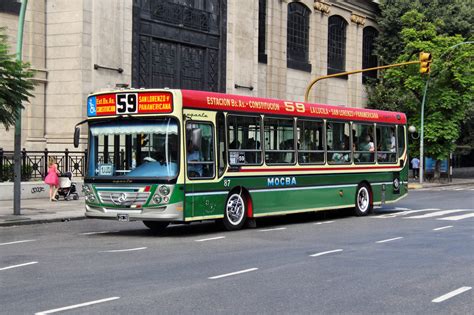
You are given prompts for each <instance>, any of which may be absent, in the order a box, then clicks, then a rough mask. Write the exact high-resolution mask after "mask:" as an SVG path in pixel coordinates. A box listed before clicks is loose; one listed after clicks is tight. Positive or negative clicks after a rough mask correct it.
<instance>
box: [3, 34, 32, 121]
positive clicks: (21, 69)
mask: <svg viewBox="0 0 474 315" xmlns="http://www.w3.org/2000/svg"><path fill="white" fill-rule="evenodd" d="M33 75H34V72H33V71H31V70H29V65H28V64H27V63H22V62H20V61H17V60H15V57H14V56H13V55H11V54H9V53H8V44H7V36H6V35H5V33H4V29H2V28H0V122H1V123H2V124H3V126H4V127H5V128H6V129H7V130H8V129H9V127H10V126H12V125H14V124H15V121H16V119H17V118H18V113H19V112H20V111H19V110H18V109H20V108H21V109H23V108H24V107H23V105H22V102H23V101H28V98H29V97H31V96H33V95H32V94H31V91H32V90H33V87H34V84H33V82H32V81H31V80H29V79H30V78H32V77H33Z"/></svg>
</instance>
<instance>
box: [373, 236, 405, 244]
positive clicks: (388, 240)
mask: <svg viewBox="0 0 474 315" xmlns="http://www.w3.org/2000/svg"><path fill="white" fill-rule="evenodd" d="M402 238H403V237H401V236H400V237H394V238H389V239H387V240H381V241H377V242H375V243H379V244H380V243H387V242H391V241H396V240H400V239H402Z"/></svg>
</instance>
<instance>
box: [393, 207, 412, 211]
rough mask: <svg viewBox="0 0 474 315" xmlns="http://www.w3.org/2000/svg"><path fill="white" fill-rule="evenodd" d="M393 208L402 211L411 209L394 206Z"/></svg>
mask: <svg viewBox="0 0 474 315" xmlns="http://www.w3.org/2000/svg"><path fill="white" fill-rule="evenodd" d="M393 210H403V211H405V210H411V209H409V208H400V207H395V208H393Z"/></svg>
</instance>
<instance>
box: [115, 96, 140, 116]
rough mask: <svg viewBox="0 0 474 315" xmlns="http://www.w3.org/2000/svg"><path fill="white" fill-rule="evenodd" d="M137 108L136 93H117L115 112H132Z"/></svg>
mask: <svg viewBox="0 0 474 315" xmlns="http://www.w3.org/2000/svg"><path fill="white" fill-rule="evenodd" d="M137 110H138V104H137V94H136V93H124V94H117V107H116V113H117V114H134V113H136V112H137Z"/></svg>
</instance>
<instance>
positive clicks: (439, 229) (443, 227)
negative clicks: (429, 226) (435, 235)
mask: <svg viewBox="0 0 474 315" xmlns="http://www.w3.org/2000/svg"><path fill="white" fill-rule="evenodd" d="M452 227H453V226H452V225H446V226H442V227H439V228H436V229H433V231H441V230H445V229H449V228H452Z"/></svg>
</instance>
